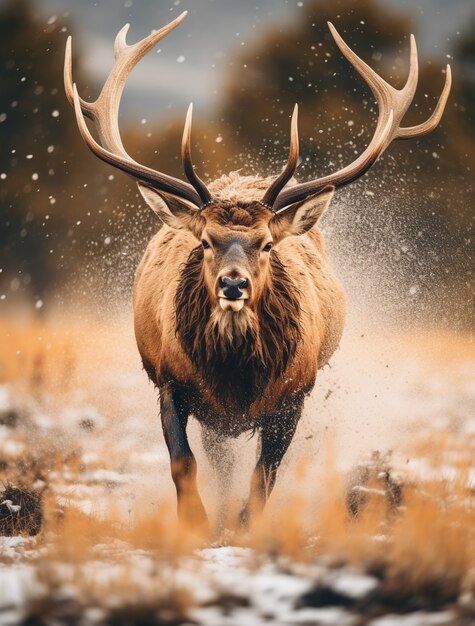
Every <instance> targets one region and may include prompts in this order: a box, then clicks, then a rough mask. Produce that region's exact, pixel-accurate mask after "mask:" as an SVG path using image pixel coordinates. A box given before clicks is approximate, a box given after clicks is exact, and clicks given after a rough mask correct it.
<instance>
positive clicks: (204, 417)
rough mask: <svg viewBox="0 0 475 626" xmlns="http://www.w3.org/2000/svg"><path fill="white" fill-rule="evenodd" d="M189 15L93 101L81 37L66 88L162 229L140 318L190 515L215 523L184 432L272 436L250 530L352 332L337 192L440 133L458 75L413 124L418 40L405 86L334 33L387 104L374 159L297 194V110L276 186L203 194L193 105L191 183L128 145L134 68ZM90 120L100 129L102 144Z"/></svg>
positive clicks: (124, 57)
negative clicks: (404, 142)
mask: <svg viewBox="0 0 475 626" xmlns="http://www.w3.org/2000/svg"><path fill="white" fill-rule="evenodd" d="M185 15H186V13H183V14H182V15H181V16H179V17H178V18H177V19H175V20H174V21H173V22H171V23H170V24H168V25H167V26H165V27H164V28H162V29H161V30H160V31H157V32H155V33H153V34H152V35H150V36H149V37H147V38H145V39H144V40H142V41H140V42H138V43H136V44H134V45H131V46H129V45H127V44H126V42H125V35H126V32H127V26H126V27H124V29H122V31H120V33H119V34H118V36H117V39H116V43H115V55H116V63H115V66H114V68H113V70H112V72H111V74H110V76H109V78H108V79H107V81H106V84H105V86H104V88H103V90H102V92H101V94H100V96H99V98H98V99H97V100H96V102H94V103H89V102H86V101H84V100H82V99H81V98H80V97H79V96H78V93H77V90H76V86H75V85H74V84H73V82H72V77H71V41H70V39H69V40H68V44H67V48H66V62H65V87H66V93H67V96H68V98H69V100H70V101H71V103H72V104H73V106H74V109H75V113H76V118H77V122H78V126H79V129H80V131H81V134H82V136H83V138H84V139H85V141H86V143H87V145H88V146H89V147H90V149H91V150H92V151H93V152H94V153H95V154H96V155H97V156H98V157H99V158H101V159H103V160H104V161H106V162H108V163H110V164H111V165H113V166H115V167H117V168H119V169H121V170H122V171H124V172H126V173H127V174H129V175H130V176H132V177H133V178H134V179H135V180H136V181H137V182H138V187H139V189H140V192H141V194H142V196H143V198H144V199H145V201H146V202H147V204H148V205H149V206H150V207H151V208H152V209H153V211H154V212H155V213H156V214H157V215H158V217H159V218H160V219H161V220H162V222H163V224H164V226H163V227H162V228H161V229H160V231H159V232H158V234H156V235H155V237H153V239H152V240H151V242H150V243H149V245H148V247H147V250H146V252H145V255H144V257H143V259H142V261H141V263H140V266H139V268H138V272H137V276H136V281H135V286H134V317H135V334H136V339H137V345H138V349H139V352H140V355H141V357H142V361H143V365H144V368H145V370H146V371H147V373H148V376H149V377H150V379H151V380H152V381H153V383H154V384H155V385H156V386H157V388H158V389H159V395H160V413H161V420H162V425H163V431H164V435H165V440H166V443H167V446H168V450H169V453H170V459H171V472H172V477H173V480H174V483H175V486H176V490H177V496H178V511H179V514H180V516H181V517H183V518H185V519H190V520H195V521H204V520H205V519H206V514H205V511H204V508H203V505H202V503H201V499H200V496H199V494H198V490H197V486H196V461H195V459H194V456H193V453H192V451H191V449H190V446H189V443H188V439H187V433H186V427H187V421H188V418H189V416H190V415H193V416H195V418H196V419H197V420H199V421H200V422H201V423H202V424H204V425H205V426H207V427H208V428H210V429H212V430H214V431H216V432H217V433H218V434H219V435H220V436H229V437H234V436H237V435H239V434H240V433H242V432H244V431H258V432H259V433H260V437H261V448H260V456H259V459H258V461H257V465H256V468H255V470H254V474H253V478H252V484H251V491H250V496H249V500H248V503H247V505H246V506H245V508H244V509H243V512H242V519H243V520H247V519H248V517H249V514H250V513H251V512H254V511H259V510H260V509H262V508H263V506H264V504H265V502H266V500H267V498H268V497H269V495H270V493H271V491H272V488H273V486H274V482H275V478H276V472H277V469H278V467H279V464H280V462H281V460H282V458H283V455H284V454H285V452H286V450H287V448H288V446H289V444H290V442H291V441H292V437H293V435H294V433H295V429H296V426H297V424H298V421H299V418H300V416H301V413H302V408H303V403H304V398H305V396H306V395H307V394H308V393H309V392H310V391H311V390H312V388H313V386H314V384H315V379H316V375H317V371H318V369H319V368H321V367H322V366H323V365H324V364H325V363H327V362H328V359H329V358H330V357H331V355H332V353H333V352H334V350H335V349H336V347H337V346H338V343H339V341H340V337H341V333H342V329H343V323H344V315H345V304H344V295H343V291H342V288H341V285H340V283H339V282H338V280H337V279H336V278H335V277H334V275H333V273H332V270H331V268H330V265H329V262H328V258H327V254H326V251H325V246H324V242H323V238H322V234H321V232H320V230H319V228H318V220H319V218H320V217H321V215H322V213H323V212H324V211H325V209H326V208H327V206H328V204H329V203H330V200H331V198H332V195H333V193H334V191H335V189H338V188H340V187H342V186H344V185H346V184H348V183H350V182H352V181H353V180H355V179H357V178H359V177H360V176H362V175H363V174H364V173H365V172H366V171H367V170H368V169H369V168H370V167H371V166H372V165H373V163H374V162H375V161H376V160H377V159H378V157H379V156H380V155H381V154H382V152H383V151H384V150H385V149H386V148H387V147H388V145H389V144H390V143H391V141H392V140H393V139H409V138H412V137H418V136H421V135H423V134H426V133H428V132H430V131H431V130H433V129H434V128H435V127H436V126H437V124H438V123H439V121H440V118H441V116H442V113H443V110H444V107H445V104H446V101H447V97H448V94H449V91H450V83H451V76H450V68H449V66H447V72H446V82H445V86H444V89H443V91H442V94H441V97H440V99H439V102H438V104H437V106H436V108H435V110H434V112H433V113H432V115H431V116H430V118H429V119H428V120H427V121H426V122H424V123H422V124H420V125H418V126H413V127H410V128H405V127H401V126H400V122H401V120H402V118H403V116H404V114H405V113H406V111H407V109H408V107H409V105H410V103H411V101H412V98H413V96H414V92H415V89H416V85H417V72H418V70H417V52H416V47H415V41H414V38H413V37H411V55H410V70H409V77H408V79H407V82H406V84H405V86H404V87H403V88H402V89H401V90H396V89H394V88H393V87H392V86H390V85H389V84H388V83H386V82H385V81H384V80H383V79H382V78H381V77H379V76H378V75H377V74H376V73H375V72H374V71H373V70H372V69H371V68H370V67H369V66H367V65H366V64H365V63H364V62H363V61H362V60H361V59H360V58H359V57H357V56H356V54H355V53H354V52H353V51H352V50H351V49H350V48H349V47H348V46H347V45H346V44H345V42H344V41H343V40H342V38H341V37H340V35H339V34H338V33H337V31H336V29H335V28H334V27H333V26H332V25H331V24H329V27H330V30H331V32H332V34H333V37H334V39H335V41H336V43H337V45H338V46H339V48H340V50H341V52H342V53H343V54H344V55H345V56H346V58H347V59H348V60H349V61H350V62H351V63H352V65H353V66H354V67H355V69H356V70H357V71H358V72H359V73H360V75H361V76H362V77H363V78H364V79H365V80H366V82H367V83H368V85H369V87H370V88H371V90H372V92H373V94H374V96H375V98H376V100H377V102H378V106H379V119H378V122H377V126H376V130H375V133H374V136H373V139H372V140H371V142H370V144H369V145H368V147H367V149H366V150H365V151H364V152H363V153H362V154H361V155H360V156H359V157H358V158H357V159H356V160H355V161H354V162H353V163H351V164H350V165H348V166H347V167H345V168H343V169H342V170H339V171H337V172H336V173H333V174H330V175H328V176H325V177H323V178H320V179H317V180H313V181H310V182H306V183H300V184H296V183H295V182H294V181H291V179H292V176H293V174H294V171H295V168H296V165H297V160H298V132H297V107H295V109H294V113H293V116H292V122H291V138H290V152H289V157H288V162H287V165H286V166H285V168H284V169H283V171H282V173H281V174H280V175H279V176H278V177H277V178H275V179H269V178H259V177H257V176H256V177H241V176H239V175H238V174H231V175H230V176H224V177H222V178H220V179H218V180H216V181H214V182H212V183H210V184H209V185H205V183H204V182H203V181H202V180H201V179H200V178H199V177H198V176H197V174H196V173H195V171H194V168H193V165H192V161H191V148H190V144H191V141H190V135H191V106H190V109H189V110H188V115H187V118H186V123H185V131H184V135H183V143H182V157H183V162H184V169H185V174H186V176H187V178H188V180H189V183H186V182H183V181H181V180H179V179H176V178H173V177H170V176H168V175H166V174H163V173H161V172H157V171H155V170H152V169H150V168H148V167H146V166H143V165H141V164H139V163H137V162H136V161H134V160H133V159H132V158H131V157H130V156H129V155H128V154H127V152H126V150H125V148H124V146H123V144H122V141H121V138H120V134H119V129H118V121H117V114H118V108H119V102H120V97H121V94H122V90H123V87H124V84H125V81H126V78H127V76H128V74H129V73H130V71H131V69H132V68H133V67H134V66H135V65H136V63H137V62H138V61H139V60H140V59H141V58H142V57H143V56H144V55H145V54H146V53H147V52H148V51H149V50H150V49H151V48H152V47H153V46H154V45H155V44H156V43H157V42H158V41H159V40H160V39H162V38H163V37H164V36H166V35H167V34H168V33H169V32H170V31H171V30H173V29H174V28H175V27H176V26H177V25H178V24H179V23H180V22H181V21H182V19H183V18H184V17H185ZM84 115H86V116H87V117H89V118H90V119H92V120H93V121H94V122H95V124H96V126H97V130H98V133H99V142H98V141H96V140H95V139H94V138H93V137H92V135H91V134H90V132H89V130H88V127H87V125H86V123H85V120H84Z"/></svg>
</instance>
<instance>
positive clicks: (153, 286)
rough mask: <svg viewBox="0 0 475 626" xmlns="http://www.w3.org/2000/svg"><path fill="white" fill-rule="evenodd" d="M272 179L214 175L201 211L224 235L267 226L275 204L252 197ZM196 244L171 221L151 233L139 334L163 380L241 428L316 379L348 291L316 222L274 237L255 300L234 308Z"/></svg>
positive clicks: (202, 415) (225, 423)
mask: <svg viewBox="0 0 475 626" xmlns="http://www.w3.org/2000/svg"><path fill="white" fill-rule="evenodd" d="M267 186H268V180H266V179H264V180H263V179H258V178H256V177H240V176H239V175H238V174H232V175H230V176H228V177H223V178H221V179H218V180H217V181H215V182H214V183H212V185H210V190H211V191H212V193H213V194H214V196H215V197H216V198H217V202H216V204H215V205H214V206H211V207H209V208H206V209H205V210H204V211H203V216H204V217H205V218H206V221H207V224H208V225H209V226H210V227H211V226H212V227H213V229H214V231H213V232H218V233H221V234H222V235H223V236H228V235H229V234H230V233H231V235H232V234H233V233H236V235H237V236H242V237H245V238H249V237H252V236H257V235H256V233H258V232H260V231H262V232H268V227H267V224H268V223H269V220H271V219H272V214H271V213H270V211H269V210H268V209H266V208H265V207H263V206H262V205H260V204H259V203H258V202H255V201H253V200H255V198H259V197H260V196H261V195H262V190H263V189H266V188H267ZM232 236H234V235H232ZM198 244H199V242H198V241H197V239H196V237H195V236H193V235H192V234H191V233H190V232H189V231H188V230H186V229H183V230H175V229H172V228H170V227H168V226H164V227H163V228H162V229H161V230H160V232H159V233H158V234H157V235H156V236H155V237H154V238H153V239H152V241H151V242H150V244H149V246H148V248H147V251H146V253H145V255H144V258H143V260H142V262H141V265H140V267H139V270H138V273H137V278H136V283H135V289H134V310H135V331H136V337H137V344H138V347H139V351H140V353H141V355H142V358H143V361H144V363H145V364H146V365H147V369H148V371H149V372H152V376H151V377H152V380H154V382H155V383H156V384H157V385H158V386H161V385H163V384H165V383H166V382H168V381H169V380H173V381H175V382H176V383H177V384H179V385H181V386H182V387H183V388H184V389H186V390H188V392H189V394H190V398H191V397H192V398H193V403H194V404H195V405H196V407H195V406H191V407H190V411H191V412H193V413H195V414H196V415H197V416H198V417H199V419H202V420H203V421H206V420H207V418H208V416H210V417H209V419H210V420H211V421H212V422H213V425H214V426H215V427H216V428H221V429H222V430H223V432H225V431H227V432H233V433H237V432H239V431H241V430H246V429H248V428H254V427H255V425H256V424H257V423H261V420H262V419H265V416H266V415H272V414H275V413H276V412H278V409H279V407H281V406H282V405H283V403H287V402H288V401H289V398H291V397H292V394H295V393H299V392H301V391H302V390H304V391H306V392H307V391H308V390H309V389H311V388H312V387H313V385H314V382H315V377H316V373H317V369H318V368H319V367H322V366H323V365H324V364H325V363H326V362H327V361H328V359H329V358H330V356H331V354H332V353H333V351H334V350H335V348H336V347H337V345H338V342H339V340H340V336H341V332H342V327H343V320H344V298H343V292H342V289H341V287H340V285H339V282H338V281H337V280H336V279H335V277H334V276H333V274H332V272H331V269H330V266H329V263H328V259H327V255H326V251H325V247H324V243H323V238H322V235H321V233H320V231H319V230H318V228H317V227H316V226H315V227H313V228H312V229H311V230H310V231H309V232H308V233H306V234H303V235H301V236H298V237H295V236H290V237H287V238H285V239H283V240H282V241H279V242H277V243H276V245H275V246H274V248H273V250H271V252H270V256H269V263H268V271H266V272H265V273H263V276H264V277H263V278H262V277H261V278H255V283H256V285H255V289H256V294H257V295H256V297H255V300H254V301H253V302H252V303H251V304H250V305H249V306H245V307H244V309H242V311H240V312H239V313H237V314H236V313H230V312H224V311H223V312H222V311H220V310H219V307H217V306H216V301H215V300H213V298H214V296H213V294H212V293H211V292H210V288H209V284H210V283H209V281H210V277H209V276H208V275H207V272H208V274H209V270H207V269H206V268H205V263H204V262H203V256H204V252H203V249H202V248H201V246H200V245H198ZM261 273H262V272H261ZM253 280H254V279H253Z"/></svg>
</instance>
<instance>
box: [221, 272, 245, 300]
mask: <svg viewBox="0 0 475 626" xmlns="http://www.w3.org/2000/svg"><path fill="white" fill-rule="evenodd" d="M219 286H220V287H221V289H222V290H223V293H224V296H225V298H228V300H237V299H238V298H240V297H241V296H242V289H245V288H246V287H247V278H236V279H234V280H233V279H232V278H229V276H221V278H220V279H219Z"/></svg>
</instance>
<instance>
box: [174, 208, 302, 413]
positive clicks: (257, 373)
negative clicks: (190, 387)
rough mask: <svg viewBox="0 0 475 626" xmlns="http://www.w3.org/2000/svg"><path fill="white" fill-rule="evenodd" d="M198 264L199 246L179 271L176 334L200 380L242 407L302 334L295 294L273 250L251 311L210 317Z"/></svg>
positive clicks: (271, 378) (278, 369)
mask: <svg viewBox="0 0 475 626" xmlns="http://www.w3.org/2000/svg"><path fill="white" fill-rule="evenodd" d="M241 211H242V210H241ZM202 266H203V250H202V248H201V246H199V247H197V248H194V249H193V250H192V251H191V253H190V256H189V257H188V260H187V262H186V264H185V266H184V267H183V269H182V271H181V275H180V281H179V284H178V288H177V291H176V295H175V315H176V333H177V337H178V339H179V341H180V344H181V347H182V349H183V351H184V352H185V354H186V355H187V356H188V358H189V359H190V361H191V362H192V364H193V366H194V368H195V371H196V373H197V376H198V378H199V382H200V383H201V384H204V385H206V386H208V388H209V389H210V390H211V392H212V393H213V395H214V396H215V397H216V398H219V401H220V404H222V405H223V406H227V407H229V406H232V407H233V408H236V410H241V411H245V410H247V409H248V408H249V406H250V404H252V402H253V401H254V400H255V399H256V397H257V396H258V395H259V394H261V393H262V391H263V390H264V388H265V387H266V385H268V384H270V383H275V382H276V380H277V378H278V377H279V376H281V375H282V373H283V372H284V371H285V370H286V368H287V366H288V364H289V361H291V359H292V358H293V357H294V356H295V352H296V350H297V345H298V343H299V341H300V340H301V337H302V333H301V329H300V307H299V295H300V294H299V292H298V289H297V288H296V287H295V286H294V285H293V283H292V281H291V279H290V277H289V275H288V274H287V272H286V271H285V268H284V266H283V265H282V263H281V261H280V259H279V257H278V253H276V252H272V254H271V280H270V284H269V285H266V288H265V290H264V291H263V293H262V296H261V298H260V299H259V302H258V305H257V311H256V313H255V314H254V313H253V312H249V311H248V310H247V309H246V308H245V309H243V310H242V311H240V312H239V313H238V314H234V313H227V314H224V315H218V316H213V315H212V311H211V304H210V299H209V295H208V290H207V288H206V286H205V284H204V281H203V271H202V269H203V267H202ZM243 318H244V319H243ZM241 322H242V323H241Z"/></svg>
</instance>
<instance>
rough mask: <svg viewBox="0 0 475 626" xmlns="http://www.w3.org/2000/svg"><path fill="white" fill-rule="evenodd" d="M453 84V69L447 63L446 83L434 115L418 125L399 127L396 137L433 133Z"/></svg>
mask: <svg viewBox="0 0 475 626" xmlns="http://www.w3.org/2000/svg"><path fill="white" fill-rule="evenodd" d="M451 86H452V71H451V69H450V65H447V67H446V70H445V84H444V88H443V90H442V93H441V94H440V96H439V100H438V101H437V104H436V107H435V109H434V111H433V112H432V115H431V116H430V117H429V119H427V120H426V121H425V122H422V124H417V126H408V127H406V128H399V130H398V132H397V135H396V139H412V138H413V137H422V136H423V135H427V134H428V133H431V132H432V131H433V130H434V129H435V128H437V126H438V125H439V122H440V120H441V119H442V114H443V113H444V110H445V105H446V104H447V100H448V97H449V93H450V87H451Z"/></svg>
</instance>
